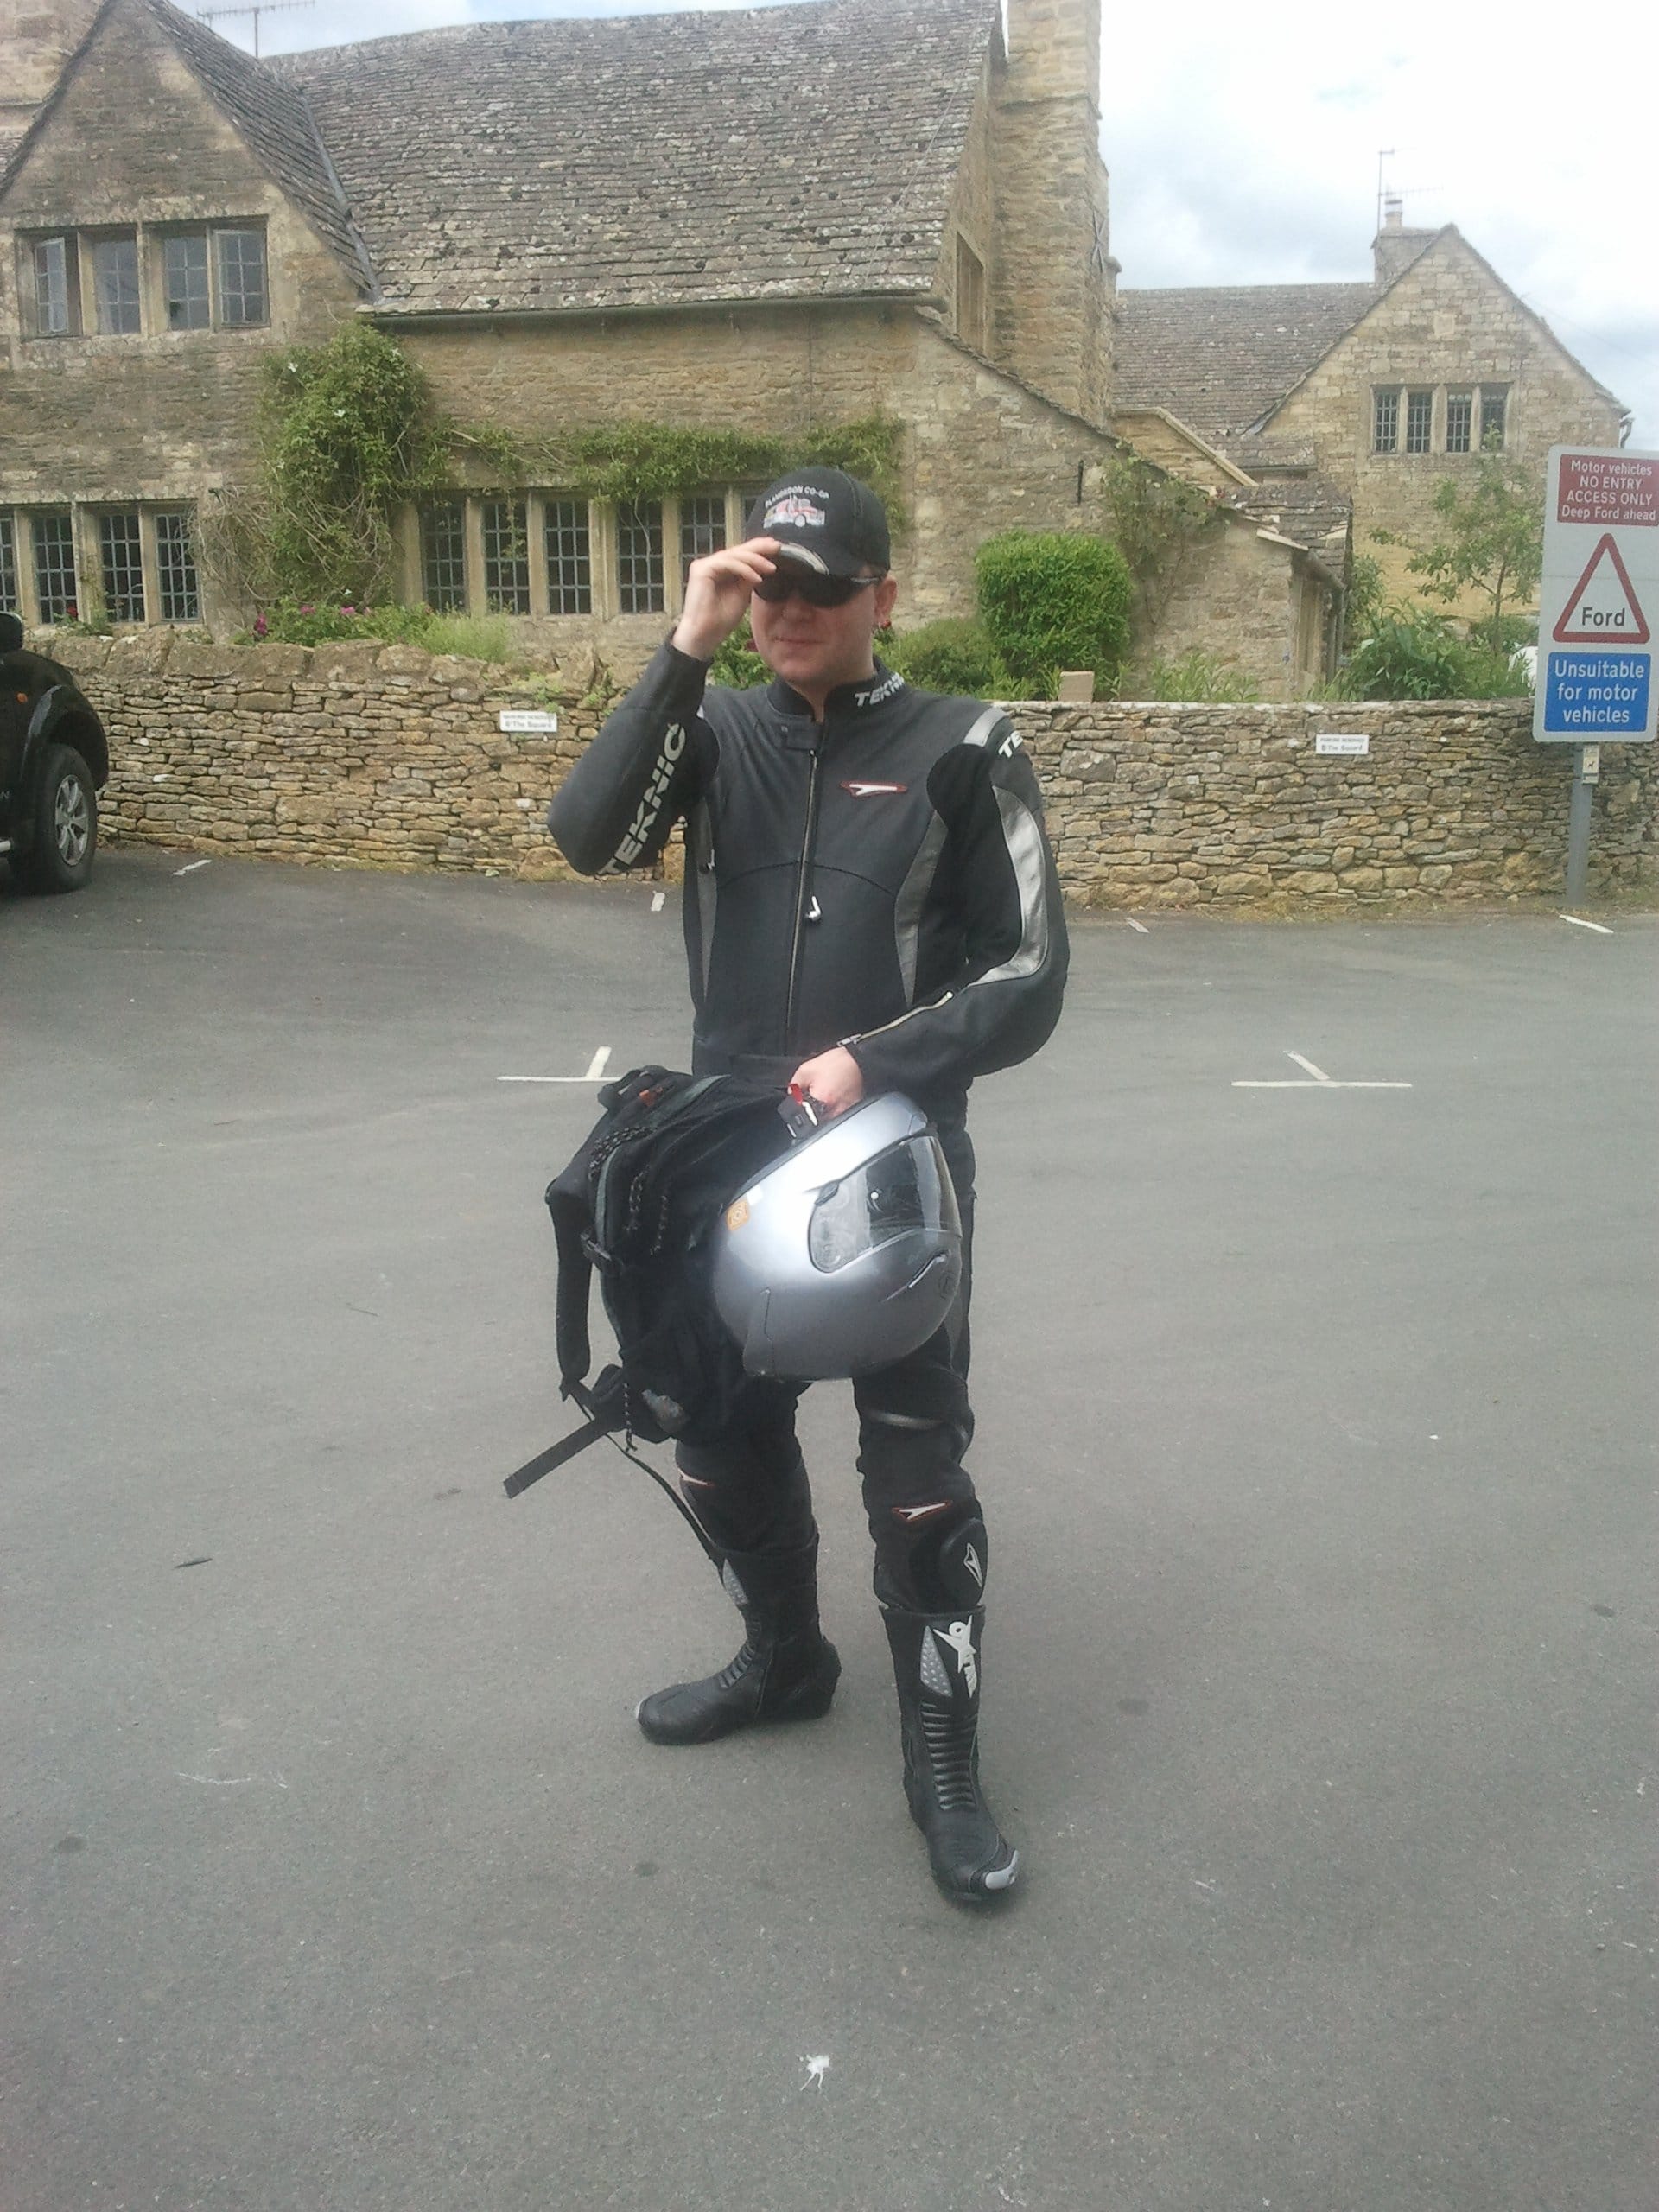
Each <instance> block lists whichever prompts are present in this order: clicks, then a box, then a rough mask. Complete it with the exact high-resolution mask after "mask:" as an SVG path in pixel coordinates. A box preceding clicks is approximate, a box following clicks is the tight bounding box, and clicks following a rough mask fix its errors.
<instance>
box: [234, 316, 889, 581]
mask: <svg viewBox="0 0 1659 2212" xmlns="http://www.w3.org/2000/svg"><path fill="white" fill-rule="evenodd" d="M902 440H903V426H902V425H901V424H900V423H898V422H896V421H895V420H893V417H891V416H884V415H880V414H871V415H867V416H861V417H859V418H858V419H856V420H855V421H852V422H847V423H829V424H824V425H822V426H820V427H818V428H817V429H810V430H805V431H803V432H801V433H800V434H799V435H797V436H793V437H775V436H762V435H754V434H752V433H749V432H745V431H741V430H729V429H708V428H698V427H696V426H688V425H685V424H679V423H652V422H626V423H596V424H590V425H587V426H584V427H579V428H575V429H569V430H563V431H560V432H557V433H554V434H550V435H540V436H525V435H520V434H518V433H517V432H514V431H512V430H509V429H506V428H505V426H504V425H502V424H499V423H466V422H462V421H461V420H460V419H459V418H457V417H454V416H447V415H445V414H444V413H443V412H442V410H440V409H439V408H438V406H437V404H436V403H435V399H434V397H433V395H432V391H431V389H430V386H429V384H428V383H427V380H426V378H425V377H424V376H423V374H422V372H421V371H420V369H419V368H418V366H417V365H416V364H415V362H413V361H412V360H411V359H410V357H409V355H408V354H407V353H405V352H404V349H403V347H402V346H399V345H398V344H397V341H396V340H394V339H391V338H390V337H388V336H387V335H386V334H385V333H384V332H383V331H378V330H375V329H373V328H372V327H370V326H368V325H366V324H361V323H353V324H351V325H348V326H347V327H346V328H345V329H343V330H341V331H340V332H338V333H337V334H335V336H334V337H333V338H332V339H330V340H328V342H327V344H326V345H323V346H285V347H284V348H283V350H282V351H281V352H280V353H275V354H272V355H271V356H270V358H269V359H267V360H266V361H265V363H264V366H263V370H262V376H261V387H260V397H259V409H258V416H257V454H258V459H257V469H256V471H255V473H254V476H253V479H252V480H251V482H250V483H248V484H246V485H245V486H240V487H238V488H237V489H236V490H234V491H232V492H230V493H226V494H224V495H222V496H221V498H220V499H219V501H218V502H217V503H216V505H215V506H214V507H213V508H212V509H211V510H210V511H209V512H208V513H207V515H205V516H204V518H203V538H204V545H203V557H204V560H205V561H206V563H207V566H208V567H209V568H210V569H212V570H213V573H214V574H215V575H216V576H217V578H218V580H219V582H220V583H221V585H222V586H223V587H224V588H226V592H227V594H228V595H229V596H231V597H232V598H233V599H235V600H238V601H242V602H244V603H246V602H250V601H251V603H252V604H253V605H254V606H256V607H261V608H272V607H302V606H303V607H306V608H307V609H308V611H309V610H310V609H311V608H313V607H341V606H349V607H354V608H355V607H363V606H364V605H365V604H368V605H378V604H381V603H384V602H385V601H386V600H387V599H389V598H392V597H395V596H396V583H397V540H396V536H395V523H396V518H397V512H398V510H399V509H400V508H401V507H402V506H403V505H405V504H406V503H407V502H408V501H409V500H410V499H416V498H418V497H420V496H421V495H422V494H423V493H430V492H435V491H438V490H441V489H444V488H454V487H455V486H456V484H457V482H458V480H465V481H467V482H469V483H472V484H475V485H477V486H480V488H483V487H485V486H488V487H489V488H498V487H499V488H502V489H506V488H510V487H513V486H519V485H525V484H546V485H556V486H558V488H559V489H560V490H561V491H563V492H568V493H572V494H574V495H575V497H577V498H581V499H608V500H615V501H617V502H619V503H626V502H639V501H643V500H650V499H664V498H672V497H674V496H676V495H677V494H680V493H688V492H691V491H693V490H696V489H697V488H699V487H701V486H707V485H710V484H721V483H728V484H729V483H733V482H743V481H745V480H748V481H751V482H753V481H761V480H766V479H767V478H769V477H773V476H778V475H781V474H783V473H784V472H785V470H786V469H789V468H791V467H795V466H796V465H798V464H801V463H808V462H817V463H819V464H821V465H824V466H831V467H840V468H845V469H848V470H849V471H850V472H851V473H852V474H854V475H855V476H861V477H862V478H863V479H864V480H866V482H868V483H870V484H872V485H874V487H875V489H876V490H877V491H878V492H879V493H880V494H881V496H882V498H883V499H884V500H885V501H886V503H887V512H888V514H889V516H890V517H891V518H892V519H893V523H894V524H896V525H899V526H902V523H903V514H902V510H901V507H900V503H899V458H900V452H901V448H902Z"/></svg>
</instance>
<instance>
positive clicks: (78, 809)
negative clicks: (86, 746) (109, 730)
mask: <svg viewBox="0 0 1659 2212" xmlns="http://www.w3.org/2000/svg"><path fill="white" fill-rule="evenodd" d="M97 850H98V791H97V789H96V788H95V786H94V785H93V783H92V771H91V770H90V769H89V768H88V767H87V766H86V762H85V761H84V760H82V759H81V757H80V755H79V753H77V752H76V751H75V749H74V747H73V746H72V745H49V746H48V747H47V749H46V758H45V760H43V761H42V762H41V780H40V784H39V786H38V789H37V792H36V797H35V842H34V843H33V844H32V845H31V846H30V848H29V851H28V852H27V853H26V854H23V855H22V856H21V859H22V879H23V881H24V882H25V883H26V884H27V885H28V886H29V889H30V890H31V891H79V888H80V887H81V885H82V884H83V883H85V882H86V879H87V877H88V876H89V875H90V874H92V855H93V854H94V853H95V852H96V851H97Z"/></svg>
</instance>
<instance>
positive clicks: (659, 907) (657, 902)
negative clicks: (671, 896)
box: [651, 891, 668, 914]
mask: <svg viewBox="0 0 1659 2212" xmlns="http://www.w3.org/2000/svg"><path fill="white" fill-rule="evenodd" d="M667 896H668V893H667V892H666V891H658V892H654V893H652V901H651V911H652V913H653V914H660V913H661V912H662V911H663V901H664V899H666V898H667Z"/></svg>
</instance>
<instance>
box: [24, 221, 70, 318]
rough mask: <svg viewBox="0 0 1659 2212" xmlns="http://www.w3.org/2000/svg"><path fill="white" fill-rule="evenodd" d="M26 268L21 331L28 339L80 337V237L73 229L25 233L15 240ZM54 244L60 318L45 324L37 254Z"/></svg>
mask: <svg viewBox="0 0 1659 2212" xmlns="http://www.w3.org/2000/svg"><path fill="white" fill-rule="evenodd" d="M18 246H19V249H20V253H21V255H22V258H23V259H24V262H25V264H26V265H25V270H24V272H23V273H22V279H21V282H20V283H19V287H18V289H19V292H20V294H21V298H22V305H23V307H24V308H25V313H24V315H23V316H22V325H23V333H24V335H25V336H26V337H29V338H79V336H80V334H81V330H80V238H79V232H75V231H68V230H65V231H38V232H24V233H23V235H22V237H21V238H19V239H18ZM51 246H56V247H57V249H58V252H59V257H60V264H61V266H60V275H61V277H62V281H63V321H62V322H61V323H60V324H58V323H51V324H48V322H47V321H45V320H44V319H43V317H42V315H41V266H40V261H39V258H38V257H39V256H40V255H41V253H42V252H43V251H46V250H47V249H48V247H51Z"/></svg>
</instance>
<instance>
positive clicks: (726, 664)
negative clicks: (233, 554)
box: [709, 614, 772, 691]
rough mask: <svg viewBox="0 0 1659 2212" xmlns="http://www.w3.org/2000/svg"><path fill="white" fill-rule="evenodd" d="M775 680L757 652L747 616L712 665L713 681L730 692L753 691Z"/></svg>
mask: <svg viewBox="0 0 1659 2212" xmlns="http://www.w3.org/2000/svg"><path fill="white" fill-rule="evenodd" d="M771 680H772V671H771V670H770V669H769V668H768V667H767V666H766V663H765V661H763V660H762V659H761V658H760V654H759V653H758V652H756V651H755V650H754V640H753V638H752V636H751V635H750V632H749V618H748V616H747V614H746V615H745V616H744V617H743V620H741V622H740V623H739V624H738V626H737V627H736V629H735V630H734V631H733V632H732V634H731V636H730V637H729V638H728V639H725V640H724V642H723V643H722V644H721V648H720V651H719V652H717V653H716V654H715V657H714V658H713V660H711V661H710V662H709V682H710V683H723V684H724V685H725V686H726V688H727V690H729V691H748V690H753V687H754V686H755V685H756V684H757V683H770V681H771Z"/></svg>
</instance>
